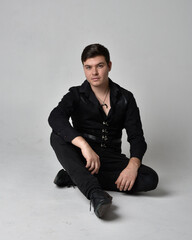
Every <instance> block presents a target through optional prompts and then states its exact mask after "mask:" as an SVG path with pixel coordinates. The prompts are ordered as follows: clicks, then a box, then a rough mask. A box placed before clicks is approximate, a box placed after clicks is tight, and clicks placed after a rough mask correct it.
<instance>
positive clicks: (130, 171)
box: [115, 158, 140, 191]
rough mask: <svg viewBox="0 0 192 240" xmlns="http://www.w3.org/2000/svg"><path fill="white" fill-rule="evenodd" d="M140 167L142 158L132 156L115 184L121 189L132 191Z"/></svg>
mask: <svg viewBox="0 0 192 240" xmlns="http://www.w3.org/2000/svg"><path fill="white" fill-rule="evenodd" d="M139 167H140V160H139V159H138V158H131V159H130V160H129V164H128V165H127V167H126V168H125V169H124V170H123V171H122V172H121V173H120V175H119V177H118V178H117V180H116V182H115V184H116V185H117V188H118V189H119V190H120V191H127V190H128V191H130V190H131V189H132V187H133V185H134V183H135V180H136V178H137V173H138V169H139Z"/></svg>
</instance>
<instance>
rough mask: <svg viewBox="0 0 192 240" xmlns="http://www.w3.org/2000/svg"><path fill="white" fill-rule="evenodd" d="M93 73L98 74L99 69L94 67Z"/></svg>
mask: <svg viewBox="0 0 192 240" xmlns="http://www.w3.org/2000/svg"><path fill="white" fill-rule="evenodd" d="M92 74H93V75H97V74H98V71H97V68H96V67H94V68H93V71H92Z"/></svg>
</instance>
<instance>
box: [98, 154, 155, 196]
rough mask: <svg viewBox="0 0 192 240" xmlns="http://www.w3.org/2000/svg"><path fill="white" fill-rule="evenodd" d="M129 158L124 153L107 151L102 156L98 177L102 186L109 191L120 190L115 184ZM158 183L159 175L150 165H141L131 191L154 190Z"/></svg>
mask: <svg viewBox="0 0 192 240" xmlns="http://www.w3.org/2000/svg"><path fill="white" fill-rule="evenodd" d="M128 162H129V159H128V158H127V157H126V156H125V155H124V154H119V153H115V152H113V153H110V152H105V153H104V154H103V156H102V157H101V168H100V171H99V174H98V175H97V178H98V180H99V183H100V185H101V187H102V188H103V189H105V190H109V191H119V189H117V186H116V184H115V182H116V180H117V178H118V177H119V175H120V173H121V171H122V170H123V169H124V168H125V167H126V166H127V164H128ZM157 184H158V175H157V173H156V172H155V171H154V170H153V169H152V168H150V167H147V166H145V165H143V164H142V165H141V166H140V168H139V169H138V175H137V178H136V181H135V184H134V186H133V188H132V189H131V191H129V192H130V193H136V192H146V191H150V190H154V189H155V188H156V187H157Z"/></svg>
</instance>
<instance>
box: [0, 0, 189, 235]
mask: <svg viewBox="0 0 192 240" xmlns="http://www.w3.org/2000/svg"><path fill="white" fill-rule="evenodd" d="M191 13H192V1H190V0H102V1H101V0H97V1H92V0H0V34H1V35H0V110H1V111H0V128H1V131H0V176H1V181H0V189H1V196H0V208H1V217H0V218H1V219H0V221H1V223H2V224H0V228H1V230H0V232H1V236H3V239H4V240H9V239H21V240H22V239H33V240H34V239H46V240H47V239H54V240H55V239H63V237H64V238H65V239H98V238H100V239H106V237H107V238H109V237H110V236H111V237H110V239H117V238H120V239H121V238H122V237H125V236H127V232H128V237H129V238H130V239H134V240H136V239H143V240H144V239H154V240H158V239H159V240H160V239H167V240H168V239H170V240H172V239H181V238H182V239H190V238H191V212H192V206H191V202H190V201H191V198H192V187H191V181H192V179H191V176H192V175H191V155H190V150H191V147H192V140H191V135H192V128H191V122H192V113H191V102H192V97H191V80H192V44H191V43H192V31H191V25H192V24H191V23H192V14H191ZM90 43H101V44H103V45H105V46H106V47H107V48H108V49H109V50H110V53H111V59H112V62H113V67H112V71H111V72H110V77H111V78H112V80H113V81H115V82H117V83H119V84H120V85H122V86H123V87H125V88H127V89H128V90H130V91H132V92H133V93H134V95H135V98H136V100H137V103H138V105H139V108H140V111H141V117H142V122H143V128H144V132H145V137H146V140H147V143H148V151H147V153H146V155H145V157H144V159H143V161H144V163H145V164H147V165H150V166H151V167H153V168H154V169H155V170H156V171H157V172H158V173H159V175H160V184H159V187H158V189H157V190H156V191H154V192H152V193H147V194H146V195H145V194H143V195H142V196H140V197H137V196H129V197H125V196H124V195H123V194H122V195H121V194H119V193H111V194H112V195H113V197H114V199H113V200H114V204H113V208H112V211H111V213H110V214H111V215H110V217H109V219H108V220H111V221H109V223H110V224H108V222H102V221H98V219H96V217H95V216H94V213H93V212H92V214H91V213H90V214H89V212H88V203H87V199H85V198H83V196H81V195H80V193H79V192H78V191H76V189H71V188H70V189H65V191H62V190H61V191H59V190H58V189H57V188H54V185H53V184H52V181H53V178H54V176H55V174H56V172H57V171H58V170H59V169H60V168H61V166H60V164H59V163H58V161H57V160H56V157H55V155H54V152H53V151H52V149H51V147H50V145H49V135H50V132H51V129H50V127H49V126H48V123H47V118H48V115H49V113H50V111H51V110H52V109H53V107H55V106H56V105H57V103H58V102H59V101H60V99H61V98H62V96H63V95H64V94H65V93H66V92H67V90H68V88H69V87H70V86H72V85H79V84H81V83H82V81H83V80H84V79H85V78H84V74H83V70H82V66H81V62H80V55H81V52H82V50H83V48H84V47H85V46H86V45H88V44H90ZM124 140H126V136H125V135H124ZM123 150H124V152H125V153H126V154H128V153H129V147H128V144H126V142H125V141H124V143H123ZM80 196H81V197H80ZM113 212H114V213H113ZM115 214H116V215H115ZM112 220H118V221H112ZM66 237H67V238H66ZM73 237H74V238H73Z"/></svg>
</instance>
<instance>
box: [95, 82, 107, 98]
mask: <svg viewBox="0 0 192 240" xmlns="http://www.w3.org/2000/svg"><path fill="white" fill-rule="evenodd" d="M91 89H92V91H93V92H94V93H95V94H96V95H104V94H105V93H106V92H107V91H108V89H109V80H108V81H107V82H106V84H105V85H102V86H92V85H91Z"/></svg>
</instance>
